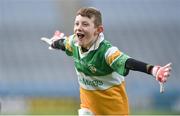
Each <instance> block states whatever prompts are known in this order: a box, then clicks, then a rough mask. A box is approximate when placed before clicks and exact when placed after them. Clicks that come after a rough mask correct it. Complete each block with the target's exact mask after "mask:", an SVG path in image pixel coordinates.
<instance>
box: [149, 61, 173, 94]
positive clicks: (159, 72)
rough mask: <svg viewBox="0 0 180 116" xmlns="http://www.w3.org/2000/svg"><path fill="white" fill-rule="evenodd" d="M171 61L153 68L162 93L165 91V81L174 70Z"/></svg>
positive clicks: (153, 73)
mask: <svg viewBox="0 0 180 116" xmlns="http://www.w3.org/2000/svg"><path fill="white" fill-rule="evenodd" d="M171 65H172V64H171V63H168V64H166V65H165V66H163V67H161V66H154V67H153V69H152V75H153V76H155V77H156V80H157V81H159V84H160V93H163V92H164V83H165V82H166V81H167V79H168V77H169V76H170V72H171V70H172V68H171Z"/></svg>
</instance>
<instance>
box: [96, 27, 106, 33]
mask: <svg viewBox="0 0 180 116" xmlns="http://www.w3.org/2000/svg"><path fill="white" fill-rule="evenodd" d="M97 31H98V32H99V33H101V32H103V31H104V27H103V26H102V25H100V26H99V27H98V29H97Z"/></svg>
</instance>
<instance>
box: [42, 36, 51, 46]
mask: <svg viewBox="0 0 180 116" xmlns="http://www.w3.org/2000/svg"><path fill="white" fill-rule="evenodd" d="M41 40H42V41H43V42H45V43H47V44H49V45H51V44H52V40H51V39H49V38H46V37H42V38H41Z"/></svg>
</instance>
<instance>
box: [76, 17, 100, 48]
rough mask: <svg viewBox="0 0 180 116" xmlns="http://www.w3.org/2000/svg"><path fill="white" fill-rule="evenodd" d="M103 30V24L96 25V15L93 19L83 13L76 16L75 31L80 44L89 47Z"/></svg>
mask: <svg viewBox="0 0 180 116" xmlns="http://www.w3.org/2000/svg"><path fill="white" fill-rule="evenodd" d="M100 32H102V26H99V27H96V26H95V25H94V17H92V18H91V19H90V18H88V17H83V16H81V15H78V16H76V18H75V23H74V33H75V35H76V41H77V42H78V45H79V46H81V47H84V48H87V49H89V48H90V47H91V45H92V44H93V43H94V42H95V41H96V39H97V38H98V35H99V33H100Z"/></svg>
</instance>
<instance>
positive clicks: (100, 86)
mask: <svg viewBox="0 0 180 116" xmlns="http://www.w3.org/2000/svg"><path fill="white" fill-rule="evenodd" d="M76 73H77V75H78V81H79V84H80V86H81V87H82V88H83V89H86V90H106V89H108V88H110V87H112V86H114V85H119V84H121V83H122V82H123V81H124V77H123V76H121V75H119V74H118V73H116V72H113V73H111V74H109V75H105V76H87V75H85V74H84V73H82V72H79V71H77V70H76Z"/></svg>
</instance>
